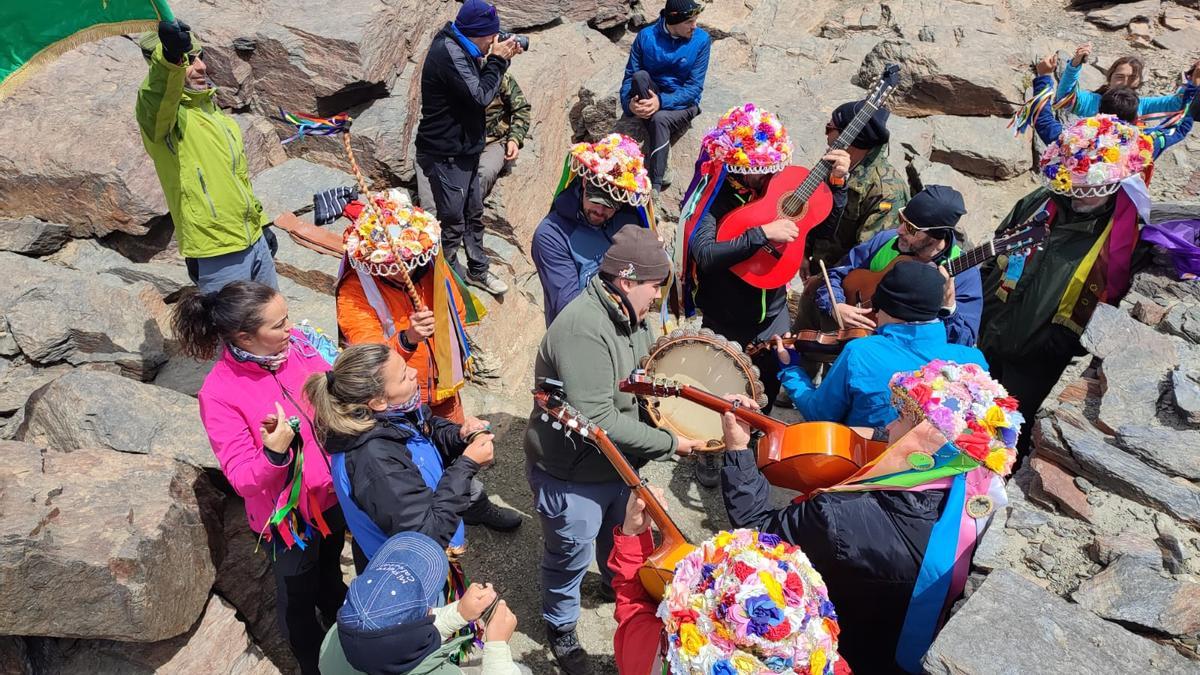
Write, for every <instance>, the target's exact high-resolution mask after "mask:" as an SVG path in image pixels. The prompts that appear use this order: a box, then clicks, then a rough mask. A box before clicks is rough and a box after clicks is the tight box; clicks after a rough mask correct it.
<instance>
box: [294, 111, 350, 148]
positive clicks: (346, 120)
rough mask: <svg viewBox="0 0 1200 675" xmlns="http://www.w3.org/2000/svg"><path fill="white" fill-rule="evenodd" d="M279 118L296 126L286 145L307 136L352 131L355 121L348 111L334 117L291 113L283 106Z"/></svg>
mask: <svg viewBox="0 0 1200 675" xmlns="http://www.w3.org/2000/svg"><path fill="white" fill-rule="evenodd" d="M278 119H279V120H280V121H282V122H285V123H287V124H290V125H292V126H293V127H295V128H296V133H294V134H292V136H291V137H289V138H287V139H285V140H284V141H283V144H284V145H287V144H288V143H291V142H292V141H294V140H297V139H300V138H304V137H305V136H333V135H334V134H341V133H347V132H349V131H350V122H351V121H353V120H352V119H351V117H350V115H348V114H346V113H338V114H336V115H334V116H333V117H317V116H315V115H305V114H303V113H291V112H288V111H286V110H284V109H283V108H280V109H279V118H278Z"/></svg>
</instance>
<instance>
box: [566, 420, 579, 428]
mask: <svg viewBox="0 0 1200 675" xmlns="http://www.w3.org/2000/svg"><path fill="white" fill-rule="evenodd" d="M567 426H568V427H569V428H571V429H577V428H578V427H579V420H567Z"/></svg>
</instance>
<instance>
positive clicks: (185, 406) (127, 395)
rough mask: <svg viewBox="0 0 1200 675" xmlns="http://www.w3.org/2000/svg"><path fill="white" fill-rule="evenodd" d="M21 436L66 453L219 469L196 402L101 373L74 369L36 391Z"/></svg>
mask: <svg viewBox="0 0 1200 675" xmlns="http://www.w3.org/2000/svg"><path fill="white" fill-rule="evenodd" d="M151 410H152V411H154V414H153V415H147V414H146V412H147V411H151ZM19 436H20V438H19V440H23V441H26V442H28V443H33V444H36V445H38V446H41V447H50V448H54V449H55V450H60V451H64V452H69V451H72V450H79V449H83V448H100V449H107V450H115V451H117V452H126V453H131V454H137V455H155V456H159V457H164V458H169V459H177V460H179V461H182V462H185V463H187V464H191V465H192V466H195V467H197V468H201V469H219V468H220V465H219V464H218V463H217V460H216V457H214V456H213V453H212V450H211V449H210V447H209V443H208V436H207V435H205V433H204V427H203V426H202V425H201V424H200V417H199V415H198V414H197V412H196V401H195V399H193V398H191V397H190V396H187V395H185V394H180V393H178V392H174V391H171V390H169V389H165V388H163V387H156V386H154V385H150V384H143V383H141V382H135V381H134V380H131V379H129V378H125V377H121V376H119V375H113V374H110V373H104V372H97V371H87V370H75V371H72V372H70V373H68V374H66V375H64V376H62V377H60V378H58V379H57V380H55V381H53V382H51V383H50V384H49V385H47V386H45V387H43V388H42V389H40V390H39V391H37V392H35V393H34V394H33V395H32V396H30V397H29V402H28V403H27V404H26V405H25V422H24V425H23V428H22V431H21V432H19Z"/></svg>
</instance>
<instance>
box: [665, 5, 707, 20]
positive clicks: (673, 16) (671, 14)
mask: <svg viewBox="0 0 1200 675" xmlns="http://www.w3.org/2000/svg"><path fill="white" fill-rule="evenodd" d="M703 9H704V8H703V7H701V6H700V3H698V2H696V0H667V5H666V7H663V9H662V16H663V18H664V19H666V20H667V23H668V24H670V25H672V26H674V25H675V24H677V23H683V22H684V21H687V20H688V19H690V18H692V17H693V16H696V15H697V14H699V13H700V12H701V11H702V10H703Z"/></svg>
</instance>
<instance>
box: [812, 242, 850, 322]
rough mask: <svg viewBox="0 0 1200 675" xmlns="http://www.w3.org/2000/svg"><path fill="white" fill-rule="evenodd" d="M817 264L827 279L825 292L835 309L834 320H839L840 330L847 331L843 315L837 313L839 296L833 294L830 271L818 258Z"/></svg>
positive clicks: (823, 261)
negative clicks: (827, 293) (819, 264)
mask: <svg viewBox="0 0 1200 675" xmlns="http://www.w3.org/2000/svg"><path fill="white" fill-rule="evenodd" d="M817 262H819V263H821V276H822V277H824V278H825V290H826V291H829V304H830V306H831V307H833V318H835V319H837V324H838V330H839V331H841V330H846V325H845V324H844V323H842V314H841V312H839V311H837V296H835V295H834V294H833V282H832V281H830V280H829V270H827V269H825V260H823V259H821V258H817Z"/></svg>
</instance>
